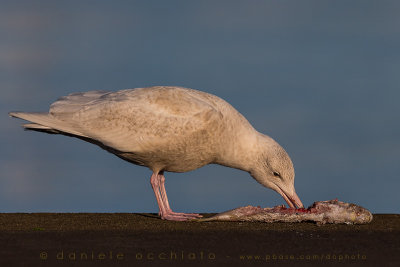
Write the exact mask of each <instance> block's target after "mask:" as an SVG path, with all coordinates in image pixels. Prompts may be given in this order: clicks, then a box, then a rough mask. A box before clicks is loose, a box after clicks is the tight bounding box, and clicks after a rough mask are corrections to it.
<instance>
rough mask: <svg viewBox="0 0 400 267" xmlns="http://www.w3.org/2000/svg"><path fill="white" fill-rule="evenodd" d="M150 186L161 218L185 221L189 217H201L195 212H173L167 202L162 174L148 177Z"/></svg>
mask: <svg viewBox="0 0 400 267" xmlns="http://www.w3.org/2000/svg"><path fill="white" fill-rule="evenodd" d="M150 183H151V186H152V188H153V190H154V194H155V195H156V199H157V203H158V207H159V214H160V216H161V219H163V220H172V221H186V220H190V219H196V218H199V217H201V215H199V214H196V213H178V212H173V211H172V210H171V208H170V206H169V203H168V197H167V192H166V191H165V177H164V174H163V173H162V172H161V174H154V173H153V174H152V176H151V179H150Z"/></svg>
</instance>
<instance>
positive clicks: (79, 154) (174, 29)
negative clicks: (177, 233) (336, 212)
mask: <svg viewBox="0 0 400 267" xmlns="http://www.w3.org/2000/svg"><path fill="white" fill-rule="evenodd" d="M399 8H400V4H399V2H398V1H337V0H335V1H255V0H254V1H253V0H250V1H62V2H61V1H2V2H1V9H0V36H1V39H0V90H1V97H0V123H1V128H0V147H1V149H0V212H157V204H156V201H155V197H154V195H153V192H152V189H151V186H150V175H151V172H150V171H149V170H148V169H147V168H144V167H139V166H135V165H132V164H130V163H127V162H124V161H122V160H120V159H119V158H117V157H115V156H114V155H112V154H109V153H107V152H105V151H103V150H102V149H100V148H98V147H96V146H94V145H92V144H89V143H85V142H83V141H81V140H78V139H73V138H68V137H64V136H60V135H47V134H43V133H36V132H27V131H23V130H22V129H21V127H20V126H19V125H20V124H21V123H22V122H23V121H21V120H17V119H11V118H9V117H8V115H7V112H9V111H15V110H21V111H47V110H48V107H49V105H50V104H51V103H52V102H53V101H55V100H56V99H57V98H58V97H60V96H63V95H66V94H69V93H72V92H76V91H87V90H94V89H104V90H119V89H125V88H135V87H146V86H152V85H179V86H185V87H190V88H195V89H199V90H203V91H206V92H209V93H213V94H216V95H218V96H220V97H222V98H224V99H225V100H227V101H228V102H230V103H231V104H232V105H233V106H234V107H236V108H237V109H238V110H239V111H240V112H241V113H242V114H243V115H244V116H245V117H246V118H247V119H248V120H249V121H250V122H251V123H252V124H253V126H254V127H255V128H256V129H257V130H259V131H261V132H263V133H265V134H268V135H270V136H272V137H273V138H274V139H276V140H277V141H278V142H279V143H280V144H281V145H282V146H283V147H285V148H286V150H287V152H288V153H289V155H291V157H292V160H293V162H294V165H295V170H296V183H295V184H296V190H297V193H298V194H299V196H300V198H301V199H302V201H303V203H304V204H305V205H306V206H308V205H310V204H312V202H314V201H318V200H328V199H333V198H336V197H337V198H339V200H343V201H346V202H354V203H357V204H360V205H363V206H365V207H366V208H368V209H370V210H371V211H372V212H374V213H399V204H398V203H399V202H400V194H399V188H400V179H399V171H400V164H399V159H400V142H399V136H400V125H399V117H400V105H399V103H398V102H399V99H400V88H399V85H400V75H399V70H400V52H399V47H400V16H399ZM166 178H167V181H166V187H167V192H168V196H169V198H170V202H171V204H172V208H173V209H174V210H175V211H185V212H217V211H224V210H227V209H231V208H235V207H238V206H243V205H249V204H250V205H261V206H273V205H278V204H282V203H284V200H283V199H282V198H281V197H280V196H279V195H278V194H277V193H275V192H273V191H272V190H270V189H266V188H264V187H262V186H261V185H259V184H258V183H257V182H255V181H254V180H253V179H252V178H251V177H250V175H249V174H247V173H245V172H242V171H239V170H234V169H230V168H226V167H222V166H216V165H214V166H206V167H203V168H201V169H199V170H196V171H193V172H189V173H183V174H175V173H167V174H166Z"/></svg>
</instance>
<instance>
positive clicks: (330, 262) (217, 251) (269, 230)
mask: <svg viewBox="0 0 400 267" xmlns="http://www.w3.org/2000/svg"><path fill="white" fill-rule="evenodd" d="M210 215H211V214H205V216H206V217H208V216H210ZM0 248H1V252H0V266H154V265H158V266H161V265H162V266H165V265H167V266H177V265H179V266H208V265H212V266H229V265H230V266H251V265H264V266H277V265H286V266H299V265H301V266H400V214H374V220H373V221H372V223H370V224H367V225H321V226H318V225H316V224H314V223H311V222H304V223H270V224H268V223H254V222H253V223H247V222H246V223H244V222H201V223H200V222H170V221H163V220H160V219H159V218H158V217H157V216H156V215H154V214H148V213H147V214H131V213H32V214H29V213H2V214H0Z"/></svg>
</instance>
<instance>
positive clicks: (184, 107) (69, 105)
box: [10, 86, 302, 220]
mask: <svg viewBox="0 0 400 267" xmlns="http://www.w3.org/2000/svg"><path fill="white" fill-rule="evenodd" d="M10 115H11V116H14V117H18V118H22V119H25V120H28V121H30V122H32V123H29V124H25V125H24V127H25V128H26V129H30V130H36V131H42V132H47V133H59V134H64V135H69V136H74V137H78V138H80V139H83V140H85V141H88V142H91V143H94V144H97V145H99V146H101V147H102V148H104V149H106V150H108V151H109V152H111V153H114V154H115V155H117V156H119V157H121V158H123V159H125V160H127V161H130V162H132V163H135V164H139V165H143V166H147V167H149V168H150V169H151V170H152V171H153V176H152V179H151V182H152V186H153V189H154V190H155V194H156V198H157V201H158V204H159V207H160V214H161V216H162V218H164V219H171V220H185V219H188V218H195V217H198V215H197V214H189V215H187V214H182V213H174V212H172V211H171V210H170V208H169V204H168V200H167V196H166V193H165V188H164V180H165V178H164V175H163V172H164V171H171V172H186V171H190V170H194V169H197V168H199V167H202V166H204V165H206V164H210V163H217V164H221V165H225V166H229V167H234V168H238V169H241V170H244V171H247V172H249V173H250V174H251V175H252V176H253V177H254V178H255V179H256V180H257V181H258V182H260V183H261V184H263V185H264V186H267V187H270V188H272V189H274V190H275V191H277V192H278V193H280V194H281V195H282V196H283V197H284V198H285V200H286V201H287V202H288V203H289V205H290V206H293V205H298V206H302V204H301V202H300V199H299V198H298V197H297V195H296V193H295V190H294V186H293V183H294V171H293V165H292V162H291V160H290V158H289V156H288V155H287V154H286V152H285V151H284V149H283V148H281V147H280V146H279V145H278V144H277V143H276V142H275V141H274V140H273V139H271V138H270V137H268V136H265V135H263V134H260V133H258V132H257V131H256V130H255V129H254V128H253V127H252V126H251V125H250V123H249V122H248V121H247V120H246V119H245V118H244V117H243V116H242V115H241V114H240V113H239V112H237V111H236V110H235V109H234V108H233V107H232V106H231V105H230V104H228V103H227V102H226V101H224V100H222V99H221V98H219V97H216V96H214V95H211V94H208V93H204V92H201V91H197V90H192V89H186V88H181V87H166V86H157V87H150V88H137V89H128V90H121V91H117V92H105V91H90V92H86V93H74V94H71V95H69V96H66V97H62V98H60V99H59V100H58V101H56V102H55V103H53V104H52V105H51V107H50V111H49V113H24V112H11V113H10ZM274 173H275V174H274ZM277 174H278V175H277ZM277 176H279V177H277ZM279 180H281V181H279Z"/></svg>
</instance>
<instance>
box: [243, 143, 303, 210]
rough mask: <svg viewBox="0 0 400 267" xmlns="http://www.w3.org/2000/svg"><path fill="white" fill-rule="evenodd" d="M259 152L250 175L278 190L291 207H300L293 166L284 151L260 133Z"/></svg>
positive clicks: (264, 184) (301, 204) (301, 205)
mask: <svg viewBox="0 0 400 267" xmlns="http://www.w3.org/2000/svg"><path fill="white" fill-rule="evenodd" d="M260 138H261V140H260V142H259V144H260V146H259V147H260V152H259V156H258V158H257V161H256V164H255V165H254V167H253V169H251V170H250V174H251V176H253V177H254V179H256V181H257V182H259V183H260V184H262V185H263V186H265V187H268V188H271V189H272V190H275V191H276V192H278V193H279V194H280V195H281V196H282V197H283V198H284V199H285V201H286V202H287V203H288V205H289V206H290V207H291V208H296V207H297V208H302V207H303V203H301V201H300V198H299V197H298V196H297V194H296V190H295V188H294V168H293V163H292V160H291V159H290V157H289V155H288V154H287V153H286V151H285V150H284V149H283V148H282V147H281V146H280V145H279V144H278V143H277V142H275V141H274V140H273V139H272V138H270V137H268V136H265V135H262V136H261V137H260Z"/></svg>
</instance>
